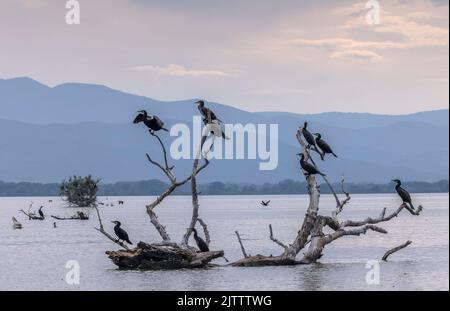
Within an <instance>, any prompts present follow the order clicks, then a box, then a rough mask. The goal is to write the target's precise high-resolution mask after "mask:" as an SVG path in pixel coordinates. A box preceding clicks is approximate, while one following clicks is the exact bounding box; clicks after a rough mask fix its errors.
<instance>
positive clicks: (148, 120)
mask: <svg viewBox="0 0 450 311" xmlns="http://www.w3.org/2000/svg"><path fill="white" fill-rule="evenodd" d="M138 112H139V114H138V115H137V116H136V118H135V119H134V121H133V123H134V124H138V123H141V122H144V124H145V126H147V127H148V128H149V129H150V133H152V134H153V133H154V132H157V131H159V130H163V131H166V132H168V131H169V130H168V129H166V128H164V122H163V121H161V119H160V118H158V117H157V116H153V117H149V116H148V114H147V111H145V110H141V111H138Z"/></svg>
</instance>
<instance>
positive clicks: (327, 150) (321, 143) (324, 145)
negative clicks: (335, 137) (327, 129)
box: [316, 133, 338, 158]
mask: <svg viewBox="0 0 450 311" xmlns="http://www.w3.org/2000/svg"><path fill="white" fill-rule="evenodd" d="M316 135H317V137H316V144H317V146H318V147H319V148H320V150H322V151H323V153H324V154H327V153H330V154H332V155H334V157H336V158H337V157H338V156H337V155H336V154H335V153H334V152H333V150H332V149H331V147H330V145H328V144H327V142H326V141H324V140H323V139H322V135H321V134H320V133H316Z"/></svg>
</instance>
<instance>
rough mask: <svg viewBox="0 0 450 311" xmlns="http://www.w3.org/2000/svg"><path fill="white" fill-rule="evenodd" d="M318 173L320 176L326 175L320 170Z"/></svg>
mask: <svg viewBox="0 0 450 311" xmlns="http://www.w3.org/2000/svg"><path fill="white" fill-rule="evenodd" d="M319 175H320V176H324V177H325V176H327V175H325V174H324V173H322V172H319Z"/></svg>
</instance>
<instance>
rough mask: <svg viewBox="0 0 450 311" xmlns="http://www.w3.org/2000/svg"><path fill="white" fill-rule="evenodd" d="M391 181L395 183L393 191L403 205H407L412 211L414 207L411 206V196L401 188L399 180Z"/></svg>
mask: <svg viewBox="0 0 450 311" xmlns="http://www.w3.org/2000/svg"><path fill="white" fill-rule="evenodd" d="M392 181H393V182H395V183H396V185H395V190H396V191H397V193H398V195H399V196H400V198H401V199H402V200H403V203H408V204H409V206H410V207H411V208H412V209H414V205H413V204H412V200H411V195H410V194H409V192H408V191H406V190H405V189H403V188H402V187H401V186H402V182H401V181H400V180H399V179H393V180H392Z"/></svg>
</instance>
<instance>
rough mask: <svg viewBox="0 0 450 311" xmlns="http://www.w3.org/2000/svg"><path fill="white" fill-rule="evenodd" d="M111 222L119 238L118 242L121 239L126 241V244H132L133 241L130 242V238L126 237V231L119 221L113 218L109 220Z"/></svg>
mask: <svg viewBox="0 0 450 311" xmlns="http://www.w3.org/2000/svg"><path fill="white" fill-rule="evenodd" d="M111 222H112V223H113V224H115V226H114V233H115V234H116V235H117V237H118V238H119V242H120V240H123V241H125V242H127V243H128V244H133V243H131V241H130V238H129V237H128V233H127V232H126V231H125V230H123V229H122V228H121V227H120V226H121V225H122V224H121V223H120V221H117V220H115V221H111Z"/></svg>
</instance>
